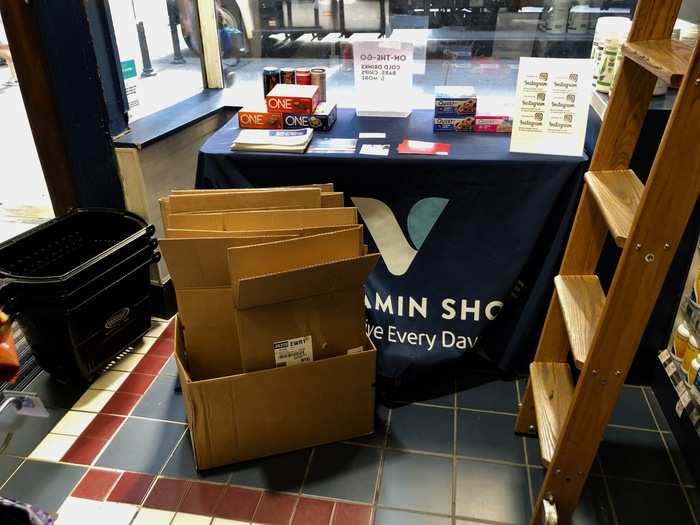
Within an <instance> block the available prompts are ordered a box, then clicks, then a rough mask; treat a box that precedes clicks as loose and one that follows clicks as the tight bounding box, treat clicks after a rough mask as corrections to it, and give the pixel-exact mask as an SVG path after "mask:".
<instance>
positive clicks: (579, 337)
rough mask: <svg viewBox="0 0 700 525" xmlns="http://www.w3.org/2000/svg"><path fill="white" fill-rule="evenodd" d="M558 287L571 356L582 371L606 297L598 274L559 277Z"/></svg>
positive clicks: (556, 284) (555, 281)
mask: <svg viewBox="0 0 700 525" xmlns="http://www.w3.org/2000/svg"><path fill="white" fill-rule="evenodd" d="M554 285H555V287H556V289H557V296H558V297H559V305H560V306H561V311H562V316H563V317H564V325H566V332H567V333H568V334H569V343H570V344H571V353H572V354H573V356H574V362H575V363H576V368H579V369H580V368H582V367H583V365H584V363H585V362H586V357H587V356H588V351H589V349H590V348H591V342H592V341H593V336H594V335H595V331H596V328H597V326H598V320H599V319H600V314H601V312H602V311H603V305H604V304H605V294H603V289H602V288H601V286H600V281H599V280H598V277H597V276H595V275H557V276H556V277H555V278H554Z"/></svg>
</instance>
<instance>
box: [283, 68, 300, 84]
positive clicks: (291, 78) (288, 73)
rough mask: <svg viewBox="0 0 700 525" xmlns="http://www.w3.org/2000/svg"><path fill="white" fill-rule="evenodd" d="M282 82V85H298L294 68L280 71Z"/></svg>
mask: <svg viewBox="0 0 700 525" xmlns="http://www.w3.org/2000/svg"><path fill="white" fill-rule="evenodd" d="M280 80H281V81H282V84H296V83H297V79H296V75H295V73H294V68H293V67H283V68H282V69H280Z"/></svg>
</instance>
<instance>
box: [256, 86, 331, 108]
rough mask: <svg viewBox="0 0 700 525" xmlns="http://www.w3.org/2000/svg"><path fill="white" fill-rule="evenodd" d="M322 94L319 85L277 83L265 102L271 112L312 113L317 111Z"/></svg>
mask: <svg viewBox="0 0 700 525" xmlns="http://www.w3.org/2000/svg"><path fill="white" fill-rule="evenodd" d="M320 96H321V93H320V92H319V90H318V86H309V85H301V84H277V85H276V86H275V87H274V88H272V91H270V92H269V93H268V94H267V97H265V103H266V104H267V110H268V111H269V112H270V113H301V114H302V115H311V114H313V112H314V111H316V106H318V103H319V99H320Z"/></svg>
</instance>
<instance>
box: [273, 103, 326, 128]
mask: <svg viewBox="0 0 700 525" xmlns="http://www.w3.org/2000/svg"><path fill="white" fill-rule="evenodd" d="M336 119H337V109H336V105H335V104H331V103H329V102H321V103H320V104H319V105H318V106H317V107H316V111H314V113H313V115H300V114H298V113H285V114H284V115H283V117H282V127H283V128H284V129H300V128H313V129H315V130H316V131H329V130H330V129H331V128H332V127H333V124H335V121H336Z"/></svg>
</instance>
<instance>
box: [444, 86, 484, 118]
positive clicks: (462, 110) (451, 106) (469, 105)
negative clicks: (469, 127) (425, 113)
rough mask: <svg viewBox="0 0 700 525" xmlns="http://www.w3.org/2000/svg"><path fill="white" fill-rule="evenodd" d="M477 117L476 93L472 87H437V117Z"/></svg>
mask: <svg viewBox="0 0 700 525" xmlns="http://www.w3.org/2000/svg"><path fill="white" fill-rule="evenodd" d="M474 115H476V92H475V91H474V88H473V87H471V86H435V116H436V117H445V118H457V117H466V116H474Z"/></svg>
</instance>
